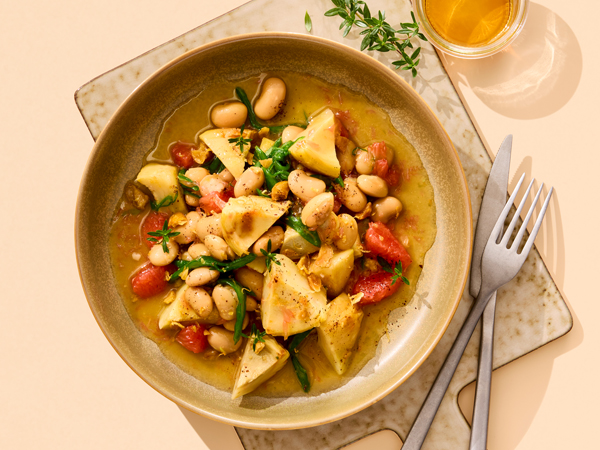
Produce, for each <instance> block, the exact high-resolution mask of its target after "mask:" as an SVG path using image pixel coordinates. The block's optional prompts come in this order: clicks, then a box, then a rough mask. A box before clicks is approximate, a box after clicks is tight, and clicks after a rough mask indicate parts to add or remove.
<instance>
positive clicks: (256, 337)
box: [242, 323, 267, 351]
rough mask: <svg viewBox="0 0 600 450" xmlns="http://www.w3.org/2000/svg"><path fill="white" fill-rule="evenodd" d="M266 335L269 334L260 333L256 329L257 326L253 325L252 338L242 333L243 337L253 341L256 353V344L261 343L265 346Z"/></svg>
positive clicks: (253, 348)
mask: <svg viewBox="0 0 600 450" xmlns="http://www.w3.org/2000/svg"><path fill="white" fill-rule="evenodd" d="M265 334H267V332H266V331H259V330H258V328H256V324H255V323H253V324H252V331H251V332H250V336H248V335H245V334H244V333H242V336H244V337H245V338H247V339H252V340H253V341H252V350H254V351H256V344H257V343H259V342H262V343H263V344H264V343H265V338H264V336H265Z"/></svg>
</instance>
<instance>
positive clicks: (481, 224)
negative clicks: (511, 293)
mask: <svg viewBox="0 0 600 450" xmlns="http://www.w3.org/2000/svg"><path fill="white" fill-rule="evenodd" d="M512 140H513V137H512V134H509V135H508V136H506V137H505V138H504V141H503V142H502V145H500V149H499V150H498V153H497V154H496V159H495V160H494V164H493V165H492V170H491V171H490V176H489V178H488V181H487V185H486V186H485V192H484V194H483V200H482V201H481V207H480V208H479V218H478V220H477V228H476V230H475V242H474V244H473V255H472V259H471V284H470V287H469V292H470V293H471V295H472V296H473V297H475V298H476V297H477V295H478V294H479V288H480V287H481V255H482V254H483V249H484V248H485V244H486V243H487V240H488V238H489V236H490V233H491V232H492V228H493V227H494V224H495V223H496V221H497V220H498V217H499V216H500V213H501V212H502V208H503V207H504V205H505V204H506V194H507V191H508V176H509V169H510V154H511V149H512ZM495 313H496V293H495V292H494V294H492V298H491V299H490V301H489V303H488V305H487V307H486V308H485V311H484V313H483V318H482V319H481V344H480V347H479V367H478V371H477V385H476V388H475V406H474V408H473V426H472V429H471V441H470V443H469V450H485V449H486V446H487V433H488V419H489V413H490V388H491V382H492V363H493V344H494V315H495Z"/></svg>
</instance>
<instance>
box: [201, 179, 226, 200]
mask: <svg viewBox="0 0 600 450" xmlns="http://www.w3.org/2000/svg"><path fill="white" fill-rule="evenodd" d="M225 189H227V183H226V182H225V181H223V180H221V179H220V178H219V177H218V176H217V175H207V176H205V177H204V178H203V179H202V181H201V182H200V195H201V196H202V197H205V196H207V195H208V194H210V193H212V192H223V191H224V190H225Z"/></svg>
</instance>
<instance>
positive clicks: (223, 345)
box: [206, 327, 243, 355]
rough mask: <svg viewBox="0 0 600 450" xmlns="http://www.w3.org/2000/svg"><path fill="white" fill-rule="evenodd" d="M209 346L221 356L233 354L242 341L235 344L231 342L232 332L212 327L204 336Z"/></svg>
mask: <svg viewBox="0 0 600 450" xmlns="http://www.w3.org/2000/svg"><path fill="white" fill-rule="evenodd" d="M206 338H207V340H208V343H209V345H210V346H211V347H212V348H214V349H215V350H217V351H219V352H221V354H223V355H227V354H229V353H233V352H235V351H236V350H237V349H238V348H240V346H241V345H242V342H243V339H240V340H239V341H238V342H237V344H236V343H234V341H233V332H231V331H228V330H226V329H224V328H222V327H212V328H211V329H210V330H208V334H207V336H206Z"/></svg>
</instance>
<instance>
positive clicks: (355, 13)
mask: <svg viewBox="0 0 600 450" xmlns="http://www.w3.org/2000/svg"><path fill="white" fill-rule="evenodd" d="M331 2H332V3H333V4H334V5H335V8H332V9H330V10H329V11H327V12H326V13H325V15H326V16H327V17H334V16H339V17H341V18H342V19H344V20H343V21H342V23H341V25H340V30H341V29H342V28H343V29H344V32H343V36H344V37H346V36H347V35H348V33H350V30H352V27H354V26H357V27H359V28H364V30H363V31H361V32H360V34H361V36H363V40H362V43H361V46H360V49H361V51H362V50H371V51H378V52H382V53H385V52H396V53H398V55H399V56H400V59H399V60H397V61H394V62H392V65H394V66H395V68H396V69H401V70H410V71H411V72H412V76H413V77H416V76H417V65H418V64H419V62H420V61H421V60H420V59H418V57H419V53H420V52H421V47H417V48H416V49H414V50H413V44H412V43H411V41H410V40H411V38H413V37H418V38H419V39H421V40H422V41H426V40H427V38H426V37H425V36H424V35H423V34H422V33H421V32H419V25H418V24H417V21H416V19H415V15H414V13H413V12H412V11H411V13H410V15H411V17H412V22H405V23H401V24H400V28H399V29H397V30H396V29H394V28H393V27H392V26H391V25H390V24H389V23H388V22H386V21H385V11H384V12H382V11H378V12H377V14H375V15H372V14H371V11H370V10H369V7H368V6H367V4H366V3H365V2H364V1H362V0H331ZM409 49H410V50H409ZM409 53H410V55H409Z"/></svg>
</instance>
